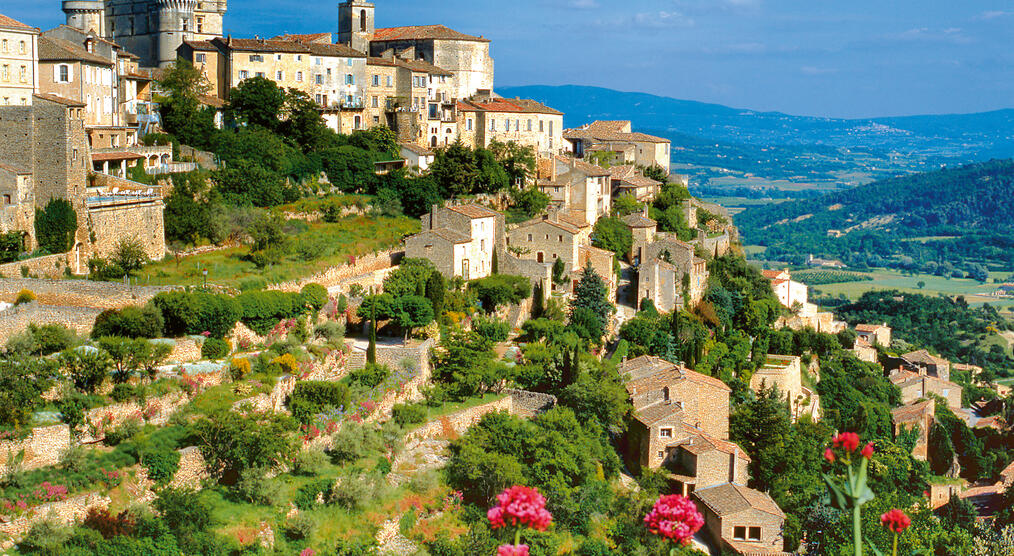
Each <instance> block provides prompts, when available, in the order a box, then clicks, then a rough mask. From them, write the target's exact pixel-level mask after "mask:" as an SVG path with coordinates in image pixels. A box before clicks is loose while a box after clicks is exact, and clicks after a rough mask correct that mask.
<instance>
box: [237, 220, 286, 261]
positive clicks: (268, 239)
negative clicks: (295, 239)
mask: <svg viewBox="0 0 1014 556" xmlns="http://www.w3.org/2000/svg"><path fill="white" fill-rule="evenodd" d="M284 225H285V220H284V219H283V218H282V217H281V216H280V215H278V214H275V213H273V212H262V213H260V214H259V215H258V216H257V218H256V219H255V220H254V221H253V222H251V223H250V225H249V226H248V227H247V229H246V233H247V234H249V235H250V239H252V240H253V246H251V247H250V250H251V251H263V250H265V249H268V248H269V247H277V246H279V245H281V244H282V243H283V242H284V241H285V239H286V236H285V231H284V230H283V229H282V227H283V226H284Z"/></svg>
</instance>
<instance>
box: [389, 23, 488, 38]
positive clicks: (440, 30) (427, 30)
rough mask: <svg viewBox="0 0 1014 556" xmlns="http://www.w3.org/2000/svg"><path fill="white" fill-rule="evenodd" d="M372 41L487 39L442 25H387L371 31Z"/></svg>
mask: <svg viewBox="0 0 1014 556" xmlns="http://www.w3.org/2000/svg"><path fill="white" fill-rule="evenodd" d="M372 40H373V42H387V41H413V40H445V41H477V42H489V39H485V38H482V37H476V36H473V35H466V34H464V33H459V32H458V31H455V30H454V29H451V28H449V27H445V26H443V25H412V26H408V27H387V28H383V29H377V30H376V31H374V32H373V39H372Z"/></svg>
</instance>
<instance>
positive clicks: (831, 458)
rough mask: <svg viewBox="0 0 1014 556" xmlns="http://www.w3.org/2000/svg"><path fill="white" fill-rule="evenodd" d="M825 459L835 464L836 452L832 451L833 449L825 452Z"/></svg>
mask: <svg viewBox="0 0 1014 556" xmlns="http://www.w3.org/2000/svg"><path fill="white" fill-rule="evenodd" d="M824 459H826V460H827V461H829V462H831V463H834V450H832V449H831V448H828V449H826V450H824Z"/></svg>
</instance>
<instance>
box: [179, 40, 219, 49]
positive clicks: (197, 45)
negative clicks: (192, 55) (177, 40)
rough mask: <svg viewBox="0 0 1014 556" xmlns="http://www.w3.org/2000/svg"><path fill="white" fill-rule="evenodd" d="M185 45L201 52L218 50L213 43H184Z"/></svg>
mask: <svg viewBox="0 0 1014 556" xmlns="http://www.w3.org/2000/svg"><path fill="white" fill-rule="evenodd" d="M183 44H185V45H187V46H189V47H190V48H193V49H194V50H197V51H199V52H214V51H216V50H218V49H217V48H215V45H214V44H212V43H211V41H187V40H185V41H183Z"/></svg>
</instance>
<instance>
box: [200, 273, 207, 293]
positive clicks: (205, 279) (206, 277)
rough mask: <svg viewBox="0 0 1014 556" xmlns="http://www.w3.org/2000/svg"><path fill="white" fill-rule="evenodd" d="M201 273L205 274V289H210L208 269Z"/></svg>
mask: <svg viewBox="0 0 1014 556" xmlns="http://www.w3.org/2000/svg"><path fill="white" fill-rule="evenodd" d="M201 274H203V275H204V289H208V269H206V268H205V269H204V270H202V271H201Z"/></svg>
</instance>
